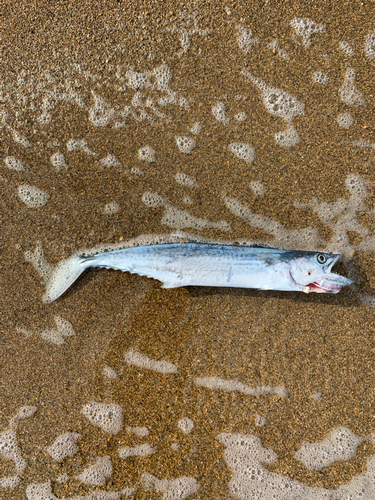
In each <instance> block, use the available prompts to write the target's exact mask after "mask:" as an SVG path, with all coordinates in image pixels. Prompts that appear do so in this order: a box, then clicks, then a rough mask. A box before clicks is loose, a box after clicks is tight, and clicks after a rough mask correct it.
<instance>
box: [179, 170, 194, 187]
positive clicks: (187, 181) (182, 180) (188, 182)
mask: <svg viewBox="0 0 375 500" xmlns="http://www.w3.org/2000/svg"><path fill="white" fill-rule="evenodd" d="M175 179H176V182H177V184H181V186H187V187H199V184H198V183H197V181H196V180H195V179H193V178H192V177H190V176H189V175H187V174H184V173H183V172H178V174H176V176H175Z"/></svg>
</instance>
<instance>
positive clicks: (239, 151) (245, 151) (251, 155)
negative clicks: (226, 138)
mask: <svg viewBox="0 0 375 500" xmlns="http://www.w3.org/2000/svg"><path fill="white" fill-rule="evenodd" d="M228 147H229V149H230V150H231V151H232V153H233V154H234V155H235V156H237V158H239V159H240V160H245V161H246V162H247V163H252V162H253V161H254V160H255V149H254V148H253V147H251V146H250V144H247V143H245V142H232V143H231V144H229V146H228Z"/></svg>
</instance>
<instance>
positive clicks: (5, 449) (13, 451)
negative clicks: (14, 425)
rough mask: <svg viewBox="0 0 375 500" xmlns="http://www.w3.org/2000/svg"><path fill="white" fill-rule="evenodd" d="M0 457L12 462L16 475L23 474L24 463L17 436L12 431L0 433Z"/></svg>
mask: <svg viewBox="0 0 375 500" xmlns="http://www.w3.org/2000/svg"><path fill="white" fill-rule="evenodd" d="M0 455H1V456H2V457H4V458H7V459H8V460H12V461H13V462H14V465H15V467H16V470H17V474H18V475H21V474H22V473H23V471H24V470H25V467H26V462H25V460H24V459H23V458H22V455H21V449H20V447H19V446H18V441H17V435H16V433H15V431H14V430H12V429H9V430H7V431H3V432H1V433H0Z"/></svg>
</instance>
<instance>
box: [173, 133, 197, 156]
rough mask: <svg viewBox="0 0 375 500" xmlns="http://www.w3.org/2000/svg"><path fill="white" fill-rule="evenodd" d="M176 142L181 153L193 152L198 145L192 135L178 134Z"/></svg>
mask: <svg viewBox="0 0 375 500" xmlns="http://www.w3.org/2000/svg"><path fill="white" fill-rule="evenodd" d="M175 139H176V144H177V147H178V149H179V150H180V151H181V153H185V154H188V155H189V154H191V152H192V151H193V149H194V148H195V146H196V143H195V140H194V139H193V138H192V137H186V136H179V135H176V137H175Z"/></svg>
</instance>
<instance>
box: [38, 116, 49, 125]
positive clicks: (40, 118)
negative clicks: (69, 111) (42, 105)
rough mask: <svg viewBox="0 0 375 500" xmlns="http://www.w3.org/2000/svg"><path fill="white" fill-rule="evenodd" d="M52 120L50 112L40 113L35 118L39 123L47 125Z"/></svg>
mask: <svg viewBox="0 0 375 500" xmlns="http://www.w3.org/2000/svg"><path fill="white" fill-rule="evenodd" d="M51 121H52V115H51V114H50V113H42V114H41V115H40V116H38V118H37V122H39V123H40V124H41V125H48V124H49V123H51Z"/></svg>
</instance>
